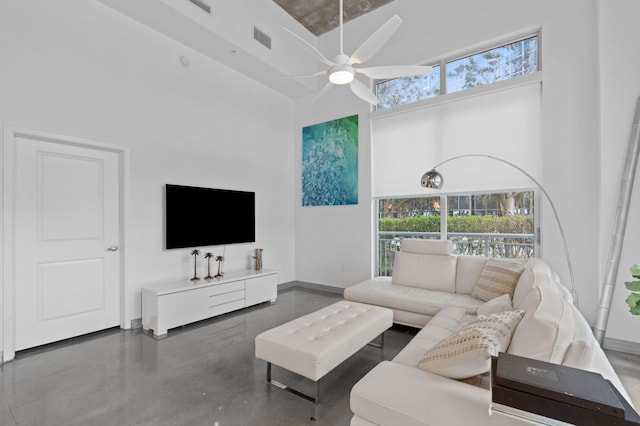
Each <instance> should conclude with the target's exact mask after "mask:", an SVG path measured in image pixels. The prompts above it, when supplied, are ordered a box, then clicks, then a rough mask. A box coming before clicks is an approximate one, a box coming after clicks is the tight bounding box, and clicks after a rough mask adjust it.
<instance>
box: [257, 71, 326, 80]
mask: <svg viewBox="0 0 640 426" xmlns="http://www.w3.org/2000/svg"><path fill="white" fill-rule="evenodd" d="M326 73H327V72H326V71H318V72H314V73H313V74H304V75H283V76H280V77H271V78H265V79H263V80H261V81H273V80H288V79H291V78H293V79H302V78H310V77H317V76H319V75H322V74H326Z"/></svg>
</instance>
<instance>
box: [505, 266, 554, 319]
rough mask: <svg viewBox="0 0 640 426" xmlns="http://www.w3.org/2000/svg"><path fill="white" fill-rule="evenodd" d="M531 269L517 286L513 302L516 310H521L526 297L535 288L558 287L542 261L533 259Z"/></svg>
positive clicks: (526, 270) (526, 271) (524, 274)
mask: <svg viewBox="0 0 640 426" xmlns="http://www.w3.org/2000/svg"><path fill="white" fill-rule="evenodd" d="M530 265H531V266H530V267H528V268H526V269H525V270H524V271H523V272H522V274H521V275H520V278H519V279H518V283H517V284H516V288H515V290H514V291H513V297H512V298H511V301H512V303H513V306H514V307H515V308H519V307H520V304H521V303H522V299H523V298H524V296H525V295H526V294H527V293H528V292H529V290H531V288H533V287H545V288H554V287H555V286H556V285H555V283H554V282H553V280H552V279H551V269H550V268H549V266H548V265H547V264H546V263H545V262H544V261H543V260H541V259H533V260H532V261H531V262H530Z"/></svg>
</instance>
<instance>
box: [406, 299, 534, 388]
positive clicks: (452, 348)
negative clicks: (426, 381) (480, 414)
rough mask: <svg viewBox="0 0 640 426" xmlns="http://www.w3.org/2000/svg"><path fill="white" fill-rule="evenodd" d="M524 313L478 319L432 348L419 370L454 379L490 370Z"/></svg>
mask: <svg viewBox="0 0 640 426" xmlns="http://www.w3.org/2000/svg"><path fill="white" fill-rule="evenodd" d="M523 316H524V311H521V310H515V311H505V312H499V313H497V314H491V315H486V316H481V317H478V319H477V320H475V321H473V322H471V323H469V324H467V325H466V326H464V327H462V328H461V329H459V330H457V331H456V332H454V333H453V334H451V335H450V336H449V337H447V338H446V339H444V340H442V341H440V342H439V343H437V344H436V345H434V346H433V347H432V348H431V349H429V350H428V351H427V352H426V353H425V354H424V357H423V358H422V359H421V360H420V362H419V363H418V368H421V369H423V370H426V371H429V372H431V373H434V374H438V375H440V376H444V377H449V378H452V379H465V378H469V377H473V376H476V375H478V374H484V373H487V372H488V371H489V368H490V365H491V357H492V356H497V355H498V352H505V351H506V349H507V347H508V346H509V342H510V341H511V336H512V335H513V330H514V329H515V328H516V326H517V325H518V323H519V322H520V320H521V319H522V317H523Z"/></svg>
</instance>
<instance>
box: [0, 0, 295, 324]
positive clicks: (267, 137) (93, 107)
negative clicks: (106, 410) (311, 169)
mask: <svg viewBox="0 0 640 426" xmlns="http://www.w3.org/2000/svg"><path fill="white" fill-rule="evenodd" d="M182 55H184V56H187V57H188V58H189V59H190V60H191V66H190V67H189V68H185V67H183V66H182V65H181V64H180V62H179V58H180V56H182ZM0 60H1V61H2V62H1V65H0V123H1V124H2V125H14V126H20V127H25V128H30V129H37V130H41V131H45V132H51V133H54V134H60V135H69V136H73V137H81V138H85V139H89V140H95V141H100V142H104V143H110V144H117V145H121V146H125V147H128V148H129V150H130V182H129V194H128V195H129V197H128V200H129V202H130V204H129V210H128V211H129V217H128V222H127V223H126V229H127V230H128V242H129V245H128V246H127V247H125V252H126V256H125V266H126V269H125V274H126V275H125V323H126V324H128V323H129V322H130V320H132V319H135V318H140V316H141V307H140V290H139V289H140V287H141V285H143V284H144V283H148V282H152V281H154V280H162V279H173V278H188V277H189V276H190V274H191V273H192V268H193V266H192V265H193V263H192V262H193V258H192V257H191V256H189V250H170V251H167V250H164V249H163V201H162V200H163V199H162V191H163V187H164V184H166V183H176V184H185V185H197V186H207V187H220V188H229V189H238V190H249V191H255V192H256V213H257V221H256V222H257V223H256V238H257V241H256V243H255V244H238V245H227V246H226V253H225V255H226V262H225V267H224V270H226V271H230V270H235V269H244V268H247V267H249V265H250V261H251V260H250V257H249V256H250V255H251V254H252V252H253V248H255V247H261V248H263V249H264V267H265V268H269V269H276V270H278V272H279V281H280V283H283V282H288V281H292V280H294V279H295V270H294V264H295V251H294V249H295V241H294V211H293V196H294V183H293V182H294V179H293V176H294V175H293V164H294V156H293V146H294V145H293V142H294V137H293V129H292V122H293V120H294V109H293V107H294V105H293V102H292V101H291V100H290V99H288V98H286V97H284V96H282V95H279V94H276V93H275V92H273V91H272V90H270V89H268V88H266V87H265V86H263V85H261V84H259V83H257V82H255V81H253V80H250V79H248V78H246V77H244V76H242V75H240V74H238V73H236V72H235V71H231V70H230V69H229V68H227V67H225V66H223V65H221V64H219V63H217V62H215V61H213V60H211V59H209V58H206V57H205V56H203V55H201V54H199V53H197V52H195V51H193V50H191V49H189V48H187V47H185V46H183V45H181V44H179V43H177V42H175V41H173V40H170V39H168V38H166V37H165V36H163V35H161V34H159V33H157V32H156V31H154V30H151V29H149V28H147V27H145V26H143V25H141V24H139V23H137V22H135V21H133V20H131V19H129V18H127V17H124V15H121V14H120V13H118V12H116V11H114V10H113V9H110V8H109V7H106V6H105V5H104V4H102V3H99V2H96V1H83V0H61V1H55V2H51V1H47V0H26V1H3V2H2V4H1V12H0ZM194 220H200V221H202V222H203V223H205V222H206V220H207V212H206V211H198V210H197V209H196V210H194ZM207 250H210V251H213V252H214V254H222V247H210V248H207ZM201 261H202V269H201V272H205V268H206V264H205V263H204V261H203V259H202V258H201ZM202 275H203V274H202ZM0 305H1V304H0Z"/></svg>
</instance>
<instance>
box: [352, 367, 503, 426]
mask: <svg viewBox="0 0 640 426" xmlns="http://www.w3.org/2000/svg"><path fill="white" fill-rule="evenodd" d="M490 401H491V394H490V392H489V391H488V390H486V389H482V388H480V387H477V386H473V385H469V384H466V383H463V382H460V381H457V380H453V379H448V378H446V377H442V376H438V375H436V374H431V373H429V372H427V371H424V370H421V369H419V368H417V367H408V366H406V365H402V364H398V363H395V362H392V361H383V362H381V363H380V364H378V365H377V366H376V367H375V368H373V369H372V370H371V371H369V373H367V374H366V375H365V376H364V377H363V378H362V379H360V381H359V382H358V383H356V384H355V386H354V387H353V388H352V389H351V397H350V404H351V411H352V412H353V413H354V414H355V415H356V416H358V417H361V418H362V419H364V420H367V421H369V422H371V423H373V424H376V425H381V426H384V425H400V424H401V425H403V426H405V425H406V426H414V425H415V426H418V425H420V426H425V425H428V426H436V425H437V426H449V425H465V424H468V425H474V426H476V425H492V424H495V422H493V423H492V421H491V417H490V415H489V403H490Z"/></svg>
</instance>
